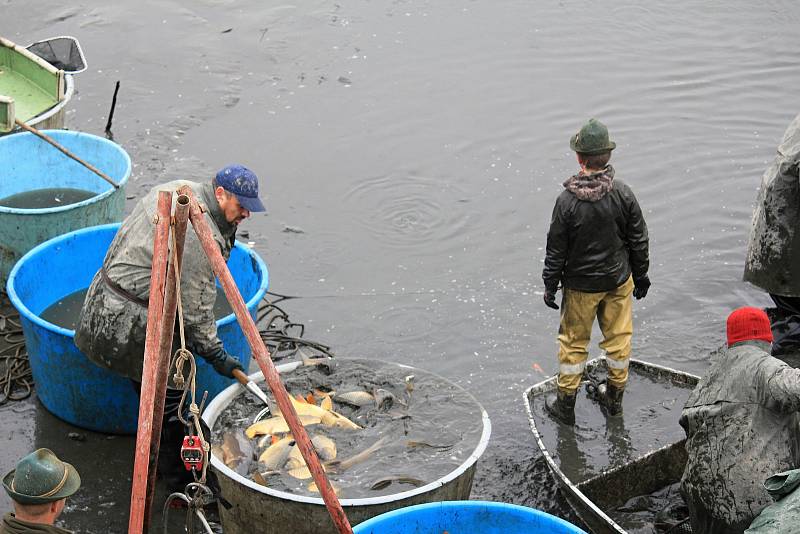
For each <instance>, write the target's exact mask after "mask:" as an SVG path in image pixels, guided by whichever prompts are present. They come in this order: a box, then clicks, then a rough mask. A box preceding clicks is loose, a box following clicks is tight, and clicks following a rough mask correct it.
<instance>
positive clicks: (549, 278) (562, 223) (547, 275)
mask: <svg viewBox="0 0 800 534" xmlns="http://www.w3.org/2000/svg"><path fill="white" fill-rule="evenodd" d="M559 200H560V197H559ZM559 200H556V205H555V207H554V208H553V216H552V217H551V218H550V230H548V232H547V253H546V255H545V258H544V271H542V280H544V287H545V288H547V289H549V290H551V291H555V290H556V289H557V288H558V283H559V282H560V281H561V277H562V275H563V273H564V265H566V263H567V251H568V250H569V226H568V222H567V217H566V214H565V213H564V209H563V206H562V203H561V202H560V201H559Z"/></svg>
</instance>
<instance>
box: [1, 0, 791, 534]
mask: <svg viewBox="0 0 800 534" xmlns="http://www.w3.org/2000/svg"><path fill="white" fill-rule="evenodd" d="M2 11H3V21H4V22H6V24H5V26H6V28H7V31H6V37H9V38H11V39H12V40H14V41H17V42H21V43H26V42H30V41H33V40H36V39H39V38H46V37H50V36H53V35H76V36H77V37H78V38H79V39H80V40H81V45H82V47H83V49H84V51H85V53H86V57H87V61H88V63H89V70H87V71H86V72H84V73H82V74H81V75H80V76H79V77H77V78H76V85H77V89H78V94H77V95H76V97H75V98H74V99H73V101H72V102H71V104H70V105H69V106H68V107H67V112H68V120H69V121H70V126H71V127H72V128H74V129H78V130H83V131H88V132H90V133H95V134H102V130H103V128H104V126H105V123H106V119H107V117H106V114H107V113H108V109H109V106H110V100H111V96H112V93H113V90H114V83H115V82H116V81H117V80H120V81H121V90H120V94H119V98H118V103H117V109H116V113H115V116H114V136H115V140H116V141H117V142H119V143H120V144H122V145H123V146H124V147H125V148H126V150H127V151H128V152H129V153H130V154H131V157H132V159H133V163H134V168H133V174H132V176H131V180H130V182H129V184H128V194H129V195H130V196H131V197H133V198H130V200H129V204H128V210H130V209H131V208H132V206H133V203H134V202H136V201H137V200H138V199H139V198H140V197H141V195H142V194H143V193H144V192H145V191H147V190H148V189H149V188H150V187H152V186H153V185H155V184H157V183H160V182H166V181H168V180H171V179H174V178H176V177H182V178H190V179H195V180H198V181H201V180H205V179H208V178H209V177H210V176H212V174H213V173H214V172H215V171H216V170H217V169H218V168H220V167H222V166H223V165H225V164H227V163H230V162H234V161H239V162H242V163H244V164H246V165H248V166H249V167H251V168H252V169H253V170H255V171H256V172H257V173H258V175H259V176H260V177H261V179H262V187H263V190H264V191H265V192H266V194H267V196H268V198H267V206H268V209H269V212H268V215H266V216H265V215H261V214H254V215H253V217H252V219H251V220H249V221H246V222H245V223H243V225H242V228H243V229H246V230H248V232H249V237H248V238H246V240H247V241H252V242H253V243H254V247H255V250H256V251H257V252H258V253H259V254H261V255H262V256H263V257H264V258H265V259H266V261H267V262H268V264H269V266H270V279H271V288H272V289H274V290H275V291H278V292H280V293H285V294H288V295H298V296H301V297H303V298H299V299H295V300H292V301H287V302H284V303H283V304H282V305H283V307H284V308H285V309H286V310H287V311H288V312H289V313H290V314H291V316H292V318H293V319H294V320H297V321H299V322H303V323H305V324H306V326H307V330H306V335H307V336H309V337H310V338H312V339H316V340H319V341H321V342H323V343H326V344H329V345H331V346H332V347H334V350H335V351H336V353H337V355H339V357H343V358H344V357H366V358H377V359H382V360H389V361H397V362H401V363H406V364H410V365H415V366H419V367H421V368H424V369H429V370H431V371H433V372H436V373H438V374H441V375H443V376H445V377H447V378H449V379H451V380H453V381H455V382H456V383H458V384H459V385H461V386H463V387H465V388H466V389H468V390H469V391H470V392H471V393H472V394H473V395H475V397H476V398H477V399H478V400H479V401H480V402H481V403H482V404H483V405H484V406H485V408H486V409H487V411H488V412H489V415H490V417H491V418H492V421H493V430H494V432H493V435H492V442H491V444H490V446H489V449H488V450H487V452H486V454H485V455H484V458H483V459H482V461H481V462H480V463H479V467H478V472H477V474H476V481H475V485H474V489H473V493H472V495H473V497H475V498H484V499H491V500H504V501H507V502H513V503H517V504H526V505H532V506H537V507H540V508H544V509H546V510H549V511H555V512H557V513H559V514H565V513H567V512H566V508H565V507H564V506H563V503H561V502H559V501H558V500H557V499H556V497H555V494H554V491H553V486H552V482H551V480H550V478H549V475H548V474H547V472H546V469H545V467H544V464H543V462H542V461H541V459H540V458H539V456H538V453H537V452H536V449H535V445H534V443H533V441H532V439H531V437H530V432H529V430H528V427H527V421H526V419H525V415H524V410H523V408H522V393H523V391H524V389H525V388H526V387H528V386H529V385H531V384H532V383H535V382H537V381H539V380H540V379H542V378H543V377H544V376H546V375H550V374H552V373H554V372H556V370H557V362H556V346H555V335H556V331H557V328H558V313H556V312H554V311H552V310H550V309H549V308H546V307H545V306H544V305H543V304H542V302H541V300H542V296H541V293H542V289H543V288H542V283H541V278H540V277H541V269H542V260H543V258H544V246H545V236H546V233H547V227H548V224H549V219H550V214H551V211H552V206H553V202H554V201H555V198H556V196H557V195H558V194H559V192H560V191H561V189H562V186H561V182H562V181H563V180H564V179H565V178H566V177H567V176H568V175H569V174H570V173H572V172H574V171H575V169H576V162H575V159H574V155H573V154H572V153H571V152H570V150H569V144H568V143H569V138H570V136H571V135H572V134H574V133H575V132H576V131H577V130H578V128H579V127H580V126H581V124H582V123H583V122H584V121H585V120H587V119H588V118H589V117H592V116H594V117H597V118H599V119H600V120H602V121H604V122H605V123H606V124H607V125H608V126H609V128H610V131H611V136H612V138H613V139H614V140H615V141H616V142H617V147H618V148H617V150H615V152H614V155H613V158H612V163H613V164H614V165H615V167H616V169H617V176H618V177H619V178H620V179H622V180H624V181H626V182H627V183H628V184H629V185H630V186H631V188H632V189H633V191H634V192H635V194H636V195H637V198H638V200H639V202H640V204H641V206H642V209H643V210H644V213H645V217H646V219H647V223H648V225H649V229H650V237H651V256H652V264H651V272H650V277H651V279H652V281H653V287H652V288H651V290H650V293H649V295H648V296H647V298H646V299H645V300H642V301H637V302H636V303H635V305H634V314H635V315H634V324H635V332H634V338H633V349H634V355H635V356H636V357H638V358H640V359H644V360H649V361H653V362H656V363H660V364H664V365H669V366H674V367H677V368H680V369H682V370H686V371H691V372H695V373H702V372H703V371H704V370H705V369H706V368H707V366H708V357H707V355H708V353H709V352H710V351H711V350H713V349H715V348H716V347H718V346H719V345H721V344H722V342H723V340H724V332H725V328H724V321H725V317H726V315H727V314H728V313H729V312H730V310H732V309H733V308H735V307H738V306H741V305H747V304H749V305H756V306H763V305H768V303H769V299H768V297H767V296H766V295H764V294H763V293H761V292H760V291H758V290H756V289H754V288H752V287H749V286H747V285H745V284H744V283H742V282H741V275H742V270H743V261H744V255H745V243H746V237H747V233H748V229H749V225H750V218H751V214H752V203H753V201H754V200H755V198H756V189H757V187H758V185H759V183H760V177H761V174H762V173H763V171H764V169H765V168H766V167H767V165H768V163H769V162H770V161H771V160H772V158H773V156H774V154H775V148H776V146H777V144H778V142H779V140H780V137H781V135H782V133H783V131H784V129H785V128H786V126H787V125H788V123H789V122H790V121H791V119H792V118H793V117H794V116H795V115H796V114H797V113H798V111H800V110H799V109H798V106H797V98H796V90H795V89H794V88H796V87H798V83H800V69H799V68H798V59H797V58H798V57H800V41H798V39H797V38H796V34H797V32H796V28H797V24H798V22H800V5H798V4H797V3H796V2H792V1H790V0H770V1H767V2H761V3H753V2H746V1H744V0H733V1H721V0H711V1H708V0H681V1H678V2H672V3H642V2H634V1H615V2H610V1H601V2H589V1H587V0H537V1H534V2H531V1H523V0H503V1H497V0H475V1H470V2H463V1H454V0H441V1H436V2H432V1H430V0H396V1H393V2H388V3H386V2H367V1H365V0H354V1H348V2H343V1H341V0H311V1H310V2H304V3H299V4H268V3H267V4H265V3H263V2H256V1H255V0H243V1H240V2H232V1H230V0H199V1H197V2H193V3H191V4H188V3H185V2H178V1H177V0H164V1H161V2H158V3H157V4H153V5H145V4H141V3H137V2H133V1H131V0H125V1H123V2H116V3H113V4H109V3H103V2H99V1H97V0H89V1H88V2H86V3H83V4H81V5H80V6H76V5H64V4H61V3H57V2H55V1H54V0H44V1H42V2H36V3H30V2H24V1H22V0H10V1H9V2H6V3H5V4H4V5H3V8H2ZM287 227H291V228H294V229H302V231H303V233H297V232H293V231H284V230H285V229H287ZM598 334H599V332H596V334H595V335H596V336H597V335H598ZM592 351H593V353H595V354H597V353H598V351H597V349H596V344H593V346H592ZM539 369H541V372H540V371H539ZM8 409H10V408H8V407H3V408H2V410H8ZM26 424H27V423H26ZM675 424H677V422H675ZM12 432H14V433H13V435H14V436H15V437H14V438H12V439H13V440H14V441H13V442H14V443H15V446H16V448H10V449H8V450H9V451H11V452H9V453H8V454H5V453H4V454H2V455H0V468H2V469H4V470H8V469H10V468H11V467H12V466H13V462H14V461H15V455H16V454H17V452H18V451H19V449H24V448H26V447H23V446H21V445H19V444H20V443H26V444H27V446H28V447H31V448H32V447H33V446H34V445H37V446H50V447H53V448H54V450H60V446H61V444H60V442H59V441H58V439H54V436H52V435H50V434H47V435H45V437H46V438H47V439H36V440H31V439H29V437H30V436H29V434H24V433H22V434H20V433H18V432H16V431H13V430H12ZM26 440H28V441H26ZM112 441H113V440H112ZM120 443H121V442H120V441H117V442H113V443H112V442H109V443H108V444H105V442H103V443H101V444H97V446H98V447H100V446H106V447H108V448H112V447H120ZM68 451H69V453H70V454H73V455H77V456H78V458H77V460H83V459H84V456H86V458H88V457H91V456H93V454H90V453H89V452H88V451H87V450H86V449H85V448H84V449H81V448H70V449H68ZM126 454H128V453H127V452H126ZM112 456H114V455H112ZM117 457H118V461H116V462H114V461H111V462H109V463H107V464H106V465H107V469H106V470H107V471H112V470H116V471H118V472H119V473H129V471H130V465H129V463H128V459H129V458H128V457H127V456H125V455H118V456H117ZM68 459H70V458H68ZM78 463H79V464H80V462H78ZM86 465H90V463H87V464H86ZM79 468H80V466H79ZM87 495H88V494H87ZM5 498H6V497H5V496H4V495H2V496H0V501H1V502H0V505H2V504H6V505H7V504H8V501H7V500H6V501H2V499H5ZM87 500H88V499H87ZM114 502H116V503H117V504H116V505H115V506H112V507H109V508H102V509H101V510H100V511H98V508H97V506H96V505H95V504H94V503H93V502H91V501H90V502H88V503H86V504H82V505H81V507H80V508H77V507H76V508H71V509H70V508H68V510H67V513H66V515H65V516H64V517H65V521H66V523H67V524H68V525H69V526H70V527H71V528H73V529H76V530H78V531H79V532H96V531H98V530H104V529H105V530H108V525H109V522H111V523H113V522H114V521H117V520H118V519H119V518H122V519H124V517H125V516H126V513H127V512H126V510H127V502H128V499H127V495H125V493H124V488H123V489H119V494H118V495H117V496H116V498H115V500H114ZM101 512H102V514H104V515H101ZM114 518H116V519H114ZM121 525H123V526H119V525H117V524H116V523H114V529H115V530H119V531H121V530H124V521H121ZM117 526H119V528H116V527H117Z"/></svg>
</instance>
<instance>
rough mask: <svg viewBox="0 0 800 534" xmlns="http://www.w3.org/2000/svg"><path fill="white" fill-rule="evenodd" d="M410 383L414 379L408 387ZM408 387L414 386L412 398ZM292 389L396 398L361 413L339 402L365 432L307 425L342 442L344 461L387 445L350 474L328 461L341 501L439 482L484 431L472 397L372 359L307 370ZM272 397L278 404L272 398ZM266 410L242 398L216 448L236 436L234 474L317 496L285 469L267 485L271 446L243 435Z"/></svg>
mask: <svg viewBox="0 0 800 534" xmlns="http://www.w3.org/2000/svg"><path fill="white" fill-rule="evenodd" d="M407 377H412V378H410V379H409V380H408V382H407V381H406V378H407ZM407 383H410V384H412V386H411V387H409V388H408V389H412V388H413V389H412V390H411V391H410V392H409V391H408V389H407V387H406V384H407ZM285 385H286V388H287V390H288V391H289V393H290V394H292V395H298V394H299V395H302V396H306V395H307V394H308V393H309V392H311V391H313V390H314V389H323V390H326V391H331V390H332V391H334V392H337V393H338V394H344V393H345V392H352V391H373V390H376V389H383V390H386V391H388V392H390V393H391V394H392V395H393V397H394V401H393V402H392V403H391V405H390V406H386V405H385V406H384V407H378V406H376V405H375V403H368V404H366V405H364V406H361V407H355V406H352V405H348V404H345V403H341V402H338V401H337V400H336V395H334V396H333V404H334V406H333V409H334V410H335V411H336V412H338V413H340V414H341V415H343V416H345V417H347V418H348V419H350V420H351V421H353V422H355V423H356V424H358V425H359V426H361V427H363V429H361V430H350V429H341V428H329V427H325V426H323V425H312V426H308V427H306V429H307V430H308V432H309V435H311V436H314V435H315V434H322V435H325V436H327V437H329V438H331V439H332V440H333V441H334V442H335V443H336V449H337V456H336V459H337V460H346V459H348V458H352V457H353V456H355V455H358V454H359V453H361V452H363V451H364V450H365V449H368V448H369V447H370V446H372V445H373V444H375V443H378V442H380V443H382V444H383V445H382V446H381V447H380V448H379V449H378V450H376V451H375V452H374V453H373V454H371V455H370V456H368V457H367V458H366V459H365V460H364V461H362V462H358V463H356V464H354V465H353V466H352V467H350V468H347V469H338V468H337V467H336V466H335V464H334V463H328V466H329V471H328V472H329V476H330V480H331V482H332V483H333V484H334V486H336V487H337V488H338V489H339V496H340V497H342V498H362V497H375V496H379V495H389V494H393V493H399V492H401V491H407V490H410V489H413V488H414V487H417V486H420V485H423V484H427V483H429V482H433V481H434V480H436V479H438V478H441V477H443V476H445V475H447V474H448V473H450V472H452V471H453V470H455V469H456V468H457V467H458V466H459V465H461V464H462V463H463V462H464V461H465V460H466V459H467V458H468V457H469V456H470V455H471V454H472V452H473V451H474V450H475V447H476V446H477V445H478V441H479V439H480V436H481V433H482V431H483V424H482V419H481V411H480V407H479V406H478V404H477V403H476V402H475V400H474V398H472V396H471V395H469V394H468V393H467V392H465V391H464V390H463V389H461V388H459V387H457V386H455V385H454V384H452V383H450V382H448V381H445V380H443V379H441V378H439V377H437V376H436V375H433V374H430V373H427V372H424V371H420V370H419V369H413V370H411V369H409V368H404V367H400V366H397V365H393V364H389V363H384V362H377V361H374V362H373V361H369V360H341V361H337V362H336V368H335V371H334V372H333V373H332V374H330V375H328V374H326V373H324V372H322V371H321V370H320V369H319V367H317V366H309V367H300V368H298V369H297V370H295V371H292V372H290V373H287V374H286V378H285ZM268 395H270V399H272V397H271V393H268ZM386 404H389V403H386ZM261 408H262V406H260V405H259V404H257V403H256V402H254V400H253V399H252V397H251V396H250V395H240V396H238V397H237V398H236V399H235V400H234V401H233V402H232V403H231V404H230V405H229V406H228V407H227V408H226V409H225V411H223V412H222V414H221V415H220V417H219V419H217V422H216V424H215V426H214V429H213V431H212V435H213V441H212V442H213V443H214V444H215V445H222V443H223V441H224V435H225V433H230V434H232V435H233V436H234V437H235V438H236V439H237V441H238V442H239V444H240V446H241V449H242V450H243V451H245V453H246V457H245V458H243V459H242V460H241V462H240V463H238V464H235V465H232V466H230V467H232V468H233V469H234V470H236V471H237V472H239V473H240V474H246V475H248V476H250V477H251V478H253V477H255V478H254V480H256V481H259V480H261V481H265V482H266V485H267V486H268V487H270V488H273V489H277V490H281V491H287V492H290V493H297V494H301V495H318V494H316V493H314V492H310V491H308V489H307V487H308V485H309V483H310V482H311V480H310V479H307V480H298V479H296V478H293V477H291V476H288V475H287V474H286V473H285V471H282V472H280V473H275V474H272V475H266V476H264V477H263V478H261V479H259V477H258V476H257V475H256V472H258V471H261V472H262V473H263V472H264V471H266V469H265V468H264V467H263V465H259V463H258V462H257V460H256V458H257V456H258V455H259V454H261V452H262V451H263V449H264V448H261V447H258V445H257V442H258V440H259V439H260V438H258V437H257V438H255V439H253V440H249V439H248V438H247V437H246V436H245V435H244V430H245V429H246V428H247V427H248V426H250V424H251V423H252V422H253V419H254V417H255V415H256V414H257V412H258V411H259V410H261ZM345 463H346V462H345ZM387 477H388V478H389V479H391V480H387ZM387 482H388V483H387ZM259 483H261V482H259Z"/></svg>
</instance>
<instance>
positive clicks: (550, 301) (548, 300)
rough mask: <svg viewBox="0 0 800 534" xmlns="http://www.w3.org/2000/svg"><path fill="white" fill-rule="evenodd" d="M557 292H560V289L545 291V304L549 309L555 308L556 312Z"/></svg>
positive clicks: (546, 289) (547, 289)
mask: <svg viewBox="0 0 800 534" xmlns="http://www.w3.org/2000/svg"><path fill="white" fill-rule="evenodd" d="M556 291H558V288H553V289H551V288H545V289H544V304H545V306H547V307H548V308H553V309H554V310H557V309H558V304H556Z"/></svg>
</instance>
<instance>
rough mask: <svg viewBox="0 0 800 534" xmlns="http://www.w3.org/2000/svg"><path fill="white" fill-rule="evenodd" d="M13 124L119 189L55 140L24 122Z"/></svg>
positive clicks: (101, 172) (104, 174)
mask: <svg viewBox="0 0 800 534" xmlns="http://www.w3.org/2000/svg"><path fill="white" fill-rule="evenodd" d="M14 122H15V123H16V124H17V126H19V127H20V128H22V129H23V130H25V131H26V132H30V133H32V134H33V135H35V136H36V137H38V138H39V139H42V140H44V141H46V142H48V143H50V144H51V145H53V146H54V147H56V148H57V149H59V150H60V151H61V152H63V153H64V154H65V155H67V156H69V157H70V158H72V159H74V160H75V161H77V162H78V163H80V164H81V165H83V166H84V167H86V168H87V169H89V170H90V171H92V172H93V173H95V174H96V175H97V176H99V177H100V178H102V179H103V180H105V181H106V182H108V183H110V184H111V185H113V186H114V188H115V189H119V184H118V183H117V182H115V181H114V179H113V178H111V177H110V176H109V175H107V174H106V173H104V172H103V171H101V170H100V169H98V168H97V167H95V166H94V165H92V164H91V163H87V162H86V161H83V160H82V159H81V158H79V157H78V156H76V155H75V154H73V153H72V152H70V151H69V150H67V149H66V148H64V147H63V146H61V145H60V144H58V143H57V142H56V141H55V139H53V138H52V137H50V136H49V135H45V134H43V133H42V132H40V131H39V130H37V129H36V128H34V127H33V126H28V125H27V124H25V123H24V122H22V121H21V120H19V119H14Z"/></svg>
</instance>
